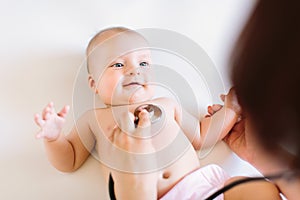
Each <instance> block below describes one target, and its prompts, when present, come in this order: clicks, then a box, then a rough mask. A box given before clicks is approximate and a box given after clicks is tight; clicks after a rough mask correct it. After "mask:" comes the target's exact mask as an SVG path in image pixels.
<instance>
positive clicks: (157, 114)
mask: <svg viewBox="0 0 300 200" xmlns="http://www.w3.org/2000/svg"><path fill="white" fill-rule="evenodd" d="M142 109H145V110H147V112H148V113H149V117H150V122H151V124H154V123H156V122H158V121H159V120H160V119H161V117H162V114H163V113H162V110H161V109H160V108H159V107H158V106H156V105H153V104H143V105H140V106H138V107H137V108H136V109H135V111H134V117H135V119H134V124H135V126H137V124H138V121H139V118H138V115H139V113H140V112H141V110H142ZM297 175H299V173H298V171H285V172H281V173H278V174H273V175H270V176H261V177H247V178H243V179H239V180H236V181H234V182H232V183H230V184H228V185H225V186H224V187H223V188H221V189H219V190H217V191H216V192H214V193H213V194H211V195H210V196H209V197H207V198H206V199H205V200H213V199H215V198H216V197H217V196H219V195H220V194H222V193H224V192H226V191H228V190H230V189H231V188H233V187H235V186H237V185H240V184H243V183H248V182H253V181H264V180H272V181H273V180H275V179H281V178H282V179H286V180H291V179H293V178H295V177H297Z"/></svg>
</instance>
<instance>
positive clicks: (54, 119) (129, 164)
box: [35, 27, 241, 199]
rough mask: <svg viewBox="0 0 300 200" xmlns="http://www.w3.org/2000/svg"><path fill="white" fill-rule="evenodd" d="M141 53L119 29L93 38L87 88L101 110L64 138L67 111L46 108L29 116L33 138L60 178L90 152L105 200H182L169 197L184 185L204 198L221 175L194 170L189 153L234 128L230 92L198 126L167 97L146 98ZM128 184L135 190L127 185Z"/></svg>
mask: <svg viewBox="0 0 300 200" xmlns="http://www.w3.org/2000/svg"><path fill="white" fill-rule="evenodd" d="M145 47H147V41H146V40H145V39H144V38H143V37H142V36H141V35H140V34H138V33H137V32H135V31H133V30H129V29H126V28H122V27H116V28H109V29H105V30H103V31H101V32H99V33H98V34H97V35H96V36H94V38H93V39H92V40H91V41H90V43H89V45H88V47H87V56H88V58H87V63H88V73H89V77H88V82H89V86H90V88H91V89H92V90H93V91H94V93H95V94H96V96H98V97H99V98H100V100H101V101H102V102H103V103H104V104H105V105H106V107H105V108H96V109H93V110H89V111H87V112H86V113H84V114H83V115H82V116H81V117H80V118H79V119H78V120H77V122H76V124H75V126H74V128H73V129H72V130H71V132H70V133H69V134H68V135H66V136H65V135H64V134H62V133H61V130H62V127H63V125H64V121H65V117H66V115H67V113H68V110H69V107H68V106H65V107H64V108H63V109H62V110H61V111H60V112H58V113H56V112H55V109H54V106H53V103H50V104H48V105H47V106H46V108H45V109H44V110H43V112H42V115H41V116H40V115H38V114H37V115H36V116H35V122H36V123H37V125H38V126H40V128H41V130H40V132H39V133H38V134H37V138H43V139H44V144H45V148H46V152H47V156H48V158H49V160H50V162H51V163H52V164H53V165H54V167H56V168H57V169H58V170H60V171H63V172H72V171H75V170H76V169H78V168H79V167H80V166H81V165H82V164H83V163H84V162H85V160H86V159H87V157H88V156H89V155H90V153H91V152H92V151H93V150H96V151H97V153H98V156H99V159H100V161H101V162H102V163H103V164H104V165H103V166H102V168H103V173H104V177H105V180H106V181H107V183H109V185H110V195H111V198H112V199H114V198H117V199H164V198H165V199H170V198H175V197H176V198H179V199H183V198H186V196H184V195H186V194H184V195H183V194H181V195H183V196H178V195H179V194H178V193H177V192H176V191H179V190H180V189H178V187H184V186H183V185H188V184H185V183H188V182H189V183H190V184H192V185H194V186H195V185H197V184H198V185H199V186H198V187H195V188H196V190H197V191H187V192H188V193H189V194H188V195H189V196H191V195H196V196H195V198H204V197H206V196H208V194H209V193H212V192H213V190H216V189H217V188H219V187H221V186H223V184H224V182H225V180H227V179H228V176H227V175H226V174H225V173H224V172H223V171H222V170H221V169H220V168H219V167H217V166H215V165H212V166H207V167H204V168H200V164H199V159H198V156H197V153H196V151H195V149H196V150H198V149H200V147H203V146H204V145H205V146H206V145H207V146H209V145H214V144H215V143H216V141H218V140H221V139H222V138H223V137H225V136H226V134H227V133H228V132H229V131H230V130H231V128H232V127H233V126H234V124H235V123H236V122H237V120H238V117H239V115H240V112H241V111H240V107H239V106H238V103H237V100H236V98H235V95H234V90H230V92H229V94H228V95H226V97H225V101H224V106H223V107H222V108H221V109H220V110H218V112H216V113H215V114H214V115H212V116H209V117H205V118H203V120H201V121H200V122H199V120H198V119H196V118H194V117H193V116H192V115H189V114H188V113H187V112H184V110H182V109H181V108H180V106H179V105H178V104H177V102H176V101H174V100H173V99H170V98H164V97H161V98H153V97H154V88H153V82H151V80H152V73H151V70H152V69H151V54H150V50H149V49H147V48H145ZM134 114H135V116H134ZM129 140H130V141H129ZM132 144H133V145H132ZM205 176H206V177H209V176H212V177H213V179H215V181H210V180H209V179H207V178H203V177H205ZM132 177H134V181H132V182H131V181H130V180H133V179H132ZM136 178H140V179H141V180H142V182H143V184H134V183H136V181H135V180H137V179H136ZM190 179H191V180H193V181H189V180H190ZM147 181H149V184H144V183H145V182H147ZM185 187H187V186H185ZM188 187H190V186H188ZM186 189H190V188H186ZM172 191H173V192H172ZM199 193H200V194H199ZM172 195H173V197H172ZM174 195H175V197H174ZM197 195H198V196H197ZM199 195H200V196H199Z"/></svg>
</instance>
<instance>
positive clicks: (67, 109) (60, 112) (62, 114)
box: [57, 105, 70, 118]
mask: <svg viewBox="0 0 300 200" xmlns="http://www.w3.org/2000/svg"><path fill="white" fill-rule="evenodd" d="M69 110H70V106H68V105H67V106H65V107H63V108H62V109H61V111H59V112H58V113H57V115H58V116H60V117H62V118H65V117H66V115H67V114H68V112H69Z"/></svg>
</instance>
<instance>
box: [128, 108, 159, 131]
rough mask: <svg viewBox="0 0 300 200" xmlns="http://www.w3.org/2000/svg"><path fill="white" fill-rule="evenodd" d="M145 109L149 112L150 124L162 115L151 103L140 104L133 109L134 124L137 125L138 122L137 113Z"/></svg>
mask: <svg viewBox="0 0 300 200" xmlns="http://www.w3.org/2000/svg"><path fill="white" fill-rule="evenodd" d="M143 109H144V110H146V111H147V112H148V113H149V118H150V122H151V124H154V123H156V122H158V121H159V120H160V118H161V117H162V110H161V109H160V108H159V107H158V106H156V105H153V104H142V105H140V106H138V107H137V108H136V109H135V110H134V113H133V115H134V124H135V126H137V124H138V122H139V117H138V116H139V113H140V112H141V111H142V110H143Z"/></svg>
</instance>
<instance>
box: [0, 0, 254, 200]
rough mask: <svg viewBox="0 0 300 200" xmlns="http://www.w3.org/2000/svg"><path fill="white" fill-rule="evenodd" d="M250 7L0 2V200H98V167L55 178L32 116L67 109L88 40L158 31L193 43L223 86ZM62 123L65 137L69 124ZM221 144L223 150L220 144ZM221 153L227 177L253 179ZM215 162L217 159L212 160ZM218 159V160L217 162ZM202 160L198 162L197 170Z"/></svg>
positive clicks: (199, 1) (173, 0)
mask: <svg viewBox="0 0 300 200" xmlns="http://www.w3.org/2000/svg"><path fill="white" fill-rule="evenodd" d="M254 3H255V1H240V0H222V1H220V0H186V1H182V0H110V1H103V0H77V1H71V0H60V1H58V0H52V1H50V0H39V1H38V0H31V1H30V0H25V1H21V0H19V1H17V0H10V1H8V0H7V1H4V0H0V28H1V31H0V81H1V82H0V91H1V97H0V199H12V200H15V199H49V200H50V199H104V198H105V196H106V194H105V192H106V190H107V186H106V185H103V180H102V179H101V174H100V171H99V166H98V163H97V161H95V160H94V159H93V158H90V159H89V160H88V161H87V162H86V163H85V165H84V166H83V167H82V168H81V169H80V170H78V171H77V172H75V173H72V174H62V173H60V172H58V171H57V170H55V169H54V168H53V167H52V166H51V165H50V164H49V163H48V161H47V158H46V157H45V152H44V149H43V144H42V141H39V140H36V139H35V137H34V136H35V133H36V132H37V131H38V127H37V126H36V125H35V124H34V121H33V116H34V114H35V113H36V112H40V111H41V109H42V108H43V107H44V106H45V105H46V104H47V103H48V102H49V101H54V102H55V105H56V106H57V108H60V107H62V106H63V105H65V104H72V89H73V84H74V80H75V79H76V73H77V71H78V69H79V67H80V66H81V64H82V62H83V59H84V52H85V47H86V45H87V43H88V41H89V39H90V38H91V37H92V36H93V35H94V34H95V33H97V32H98V31H99V30H101V29H102V28H106V27H109V26H116V25H121V26H126V27H129V28H133V29H141V28H163V29H169V30H172V31H176V32H178V33H180V34H183V35H185V36H187V37H189V38H190V39H192V40H194V41H195V42H197V43H198V44H199V45H200V46H201V47H202V48H203V49H204V50H205V51H206V52H207V54H208V55H209V56H210V57H211V59H212V60H213V62H214V63H215V65H216V67H217V68H218V70H219V71H220V74H221V75H222V77H223V79H224V84H225V86H226V88H229V87H230V82H229V81H228V80H229V79H228V69H227V61H228V57H229V55H230V49H231V47H232V45H233V44H234V41H235V40H236V38H237V35H238V34H239V31H240V29H241V27H242V25H243V23H244V22H245V20H246V18H247V16H248V14H249V12H250V10H251V8H252V6H253V5H254ZM72 119H73V118H72V115H69V116H68V122H67V124H66V128H65V129H66V130H68V129H69V128H70V127H71V126H72V123H73V120H72ZM221 145H222V144H221ZM222 148H224V149H225V150H224V149H223V150H222V151H217V150H216V151H214V152H213V153H212V157H215V156H216V155H218V156H220V155H219V154H220V152H222V153H223V154H224V152H227V154H226V155H225V156H223V158H222V161H220V160H218V159H216V160H215V161H214V162H216V163H219V164H221V165H222V166H223V167H224V168H225V169H226V170H228V171H229V173H231V174H232V175H249V174H251V173H254V172H253V171H252V170H251V168H250V167H249V166H247V165H239V164H240V162H239V161H238V159H236V157H235V156H234V155H232V154H230V152H229V151H228V149H226V147H225V146H224V145H223V146H222ZM218 156H217V157H218ZM221 157H222V156H221ZM205 162H208V161H203V164H205Z"/></svg>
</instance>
